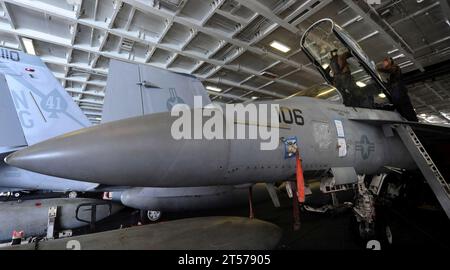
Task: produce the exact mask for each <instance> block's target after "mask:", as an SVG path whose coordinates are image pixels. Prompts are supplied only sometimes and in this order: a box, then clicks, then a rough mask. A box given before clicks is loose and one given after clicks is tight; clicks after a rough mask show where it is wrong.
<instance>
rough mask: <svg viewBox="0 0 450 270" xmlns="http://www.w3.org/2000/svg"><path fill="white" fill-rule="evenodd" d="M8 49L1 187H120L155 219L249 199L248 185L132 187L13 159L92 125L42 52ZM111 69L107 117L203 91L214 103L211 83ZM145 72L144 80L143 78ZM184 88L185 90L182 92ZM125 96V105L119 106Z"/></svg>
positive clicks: (1, 68) (130, 202)
mask: <svg viewBox="0 0 450 270" xmlns="http://www.w3.org/2000/svg"><path fill="white" fill-rule="evenodd" d="M0 51H1V53H0V57H1V62H0V103H1V104H0V105H1V106H0V110H1V113H0V126H2V127H5V128H4V129H3V132H2V133H1V134H0V158H1V161H2V162H1V163H0V191H1V192H14V193H15V194H16V193H17V192H20V191H23V190H48V191H83V192H85V191H89V192H102V191H109V192H111V191H113V192H114V193H115V194H114V195H113V196H112V197H113V198H114V200H115V201H119V202H121V203H123V204H124V205H126V206H129V207H133V208H137V209H142V210H146V213H145V214H146V215H145V216H146V217H152V218H149V219H151V220H152V221H155V220H156V219H157V218H159V216H160V214H161V212H160V211H171V212H176V211H183V210H198V209H204V208H211V207H216V208H217V207H227V206H232V205H237V204H243V203H246V202H247V196H246V194H247V191H248V187H247V186H238V187H234V186H227V187H217V186H214V187H211V188H209V187H201V188H190V189H189V188H187V189H178V190H177V189H175V190H173V189H164V188H159V189H149V188H134V189H127V188H126V187H123V186H104V185H103V186H99V185H98V184H95V183H86V182H80V181H74V180H69V179H62V178H58V177H53V176H48V175H42V174H38V173H34V172H31V171H27V170H23V169H19V168H16V167H12V166H9V165H7V164H5V163H4V162H3V159H4V158H5V157H6V156H7V155H8V154H10V153H11V152H13V151H15V150H18V149H21V148H23V147H26V146H28V145H33V144H35V143H37V142H40V141H42V140H45V139H49V138H51V137H54V136H57V135H60V134H64V133H66V132H70V131H75V130H78V129H80V128H84V127H89V126H91V124H90V122H89V121H88V119H87V118H86V116H85V115H84V114H83V113H82V111H81V110H80V108H79V107H78V106H77V105H76V104H75V103H74V102H73V100H72V98H71V97H70V96H69V95H68V94H67V92H66V91H65V90H64V89H63V88H62V86H61V85H60V84H59V83H58V81H57V80H56V79H55V77H54V76H53V74H52V73H51V72H50V70H49V69H48V68H47V67H46V66H45V64H44V63H42V61H41V60H40V59H39V57H37V56H32V55H28V54H25V53H23V52H19V51H15V50H9V49H6V48H0ZM109 74H110V75H109V76H108V84H107V85H108V89H107V91H106V97H105V106H104V110H103V116H104V117H103V120H102V121H104V122H108V121H112V120H118V119H125V118H129V117H132V116H137V115H147V114H152V113H156V112H160V111H169V110H170V109H171V106H173V105H174V104H177V103H183V104H189V105H191V106H193V98H194V96H195V95H197V96H199V95H200V96H203V100H204V102H205V104H209V103H210V100H209V97H208V96H207V94H206V91H205V90H204V87H203V85H202V84H201V82H200V81H199V80H197V79H196V78H193V77H189V76H186V75H181V74H175V73H173V72H169V71H166V70H162V69H157V68H153V67H148V66H143V65H133V64H129V63H124V62H120V61H111V64H110V72H109ZM124 74H127V76H121V77H122V78H125V79H121V80H117V75H124ZM138 78H142V81H139V82H137V80H138ZM133 87H135V88H137V89H135V88H133ZM177 89H183V91H182V92H178V93H177ZM118 102H121V104H122V105H121V106H117V104H118ZM265 190H266V189H265V187H263V186H258V187H256V188H255V189H254V193H255V194H254V195H255V196H254V198H255V200H258V199H261V198H266V197H267V192H266V191H265ZM17 194H18V193H17ZM132 194H134V195H133V196H130V195H132ZM204 200H209V201H211V200H214V203H210V204H203V203H200V202H202V201H204ZM147 210H150V211H147ZM155 215H156V218H155ZM145 216H144V217H145ZM8 234H9V232H8Z"/></svg>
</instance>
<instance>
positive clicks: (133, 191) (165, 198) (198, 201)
mask: <svg viewBox="0 0 450 270" xmlns="http://www.w3.org/2000/svg"><path fill="white" fill-rule="evenodd" d="M248 188H249V185H243V186H217V187H182V188H181V187H180V188H130V189H127V190H125V191H123V192H122V194H121V198H120V201H121V202H122V204H123V205H126V206H129V207H132V208H136V209H143V210H158V211H164V212H177V211H193V210H205V209H217V208H226V207H234V206H240V205H246V204H248ZM252 194H253V201H254V202H258V201H262V200H267V199H269V198H270V197H269V193H268V192H267V190H266V187H265V185H264V184H256V185H254V186H253V188H252Z"/></svg>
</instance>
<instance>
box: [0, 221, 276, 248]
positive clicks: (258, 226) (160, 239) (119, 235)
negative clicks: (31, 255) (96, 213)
mask: <svg viewBox="0 0 450 270" xmlns="http://www.w3.org/2000/svg"><path fill="white" fill-rule="evenodd" d="M281 236H282V231H281V229H280V228H279V227H278V226H276V225H274V224H272V223H268V222H265V221H261V220H258V219H249V218H242V217H201V218H189V219H181V220H175V221H169V222H162V223H158V224H151V225H145V226H136V227H132V228H126V229H121V230H113V231H108V232H101V233H95V234H88V235H82V236H76V237H70V238H65V239H58V240H51V241H44V242H40V243H39V245H37V246H36V245H35V244H26V245H17V246H10V247H5V248H3V249H8V250H34V249H40V250H67V249H80V250H269V249H274V248H275V247H276V246H277V244H278V243H279V241H280V239H281ZM3 249H2V250H3Z"/></svg>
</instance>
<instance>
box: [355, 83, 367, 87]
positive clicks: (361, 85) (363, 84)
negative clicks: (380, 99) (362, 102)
mask: <svg viewBox="0 0 450 270" xmlns="http://www.w3.org/2000/svg"><path fill="white" fill-rule="evenodd" d="M356 85H357V86H358V87H361V88H363V87H366V86H367V84H365V83H363V82H361V81H357V82H356Z"/></svg>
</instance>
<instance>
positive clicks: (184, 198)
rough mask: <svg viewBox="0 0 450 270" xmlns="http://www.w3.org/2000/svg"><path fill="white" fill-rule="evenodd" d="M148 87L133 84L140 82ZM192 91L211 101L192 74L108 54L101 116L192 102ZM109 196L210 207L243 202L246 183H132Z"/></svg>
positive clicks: (166, 207) (138, 204) (140, 204)
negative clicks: (144, 185) (139, 185)
mask: <svg viewBox="0 0 450 270" xmlns="http://www.w3.org/2000/svg"><path fill="white" fill-rule="evenodd" d="M144 81H145V84H146V85H147V87H145V86H143V85H142V84H141V85H138V82H144ZM194 96H202V101H203V104H209V103H211V101H210V99H209V97H208V95H207V93H206V91H205V89H204V86H203V85H202V83H201V82H200V81H199V80H198V79H196V78H195V77H191V76H187V75H182V74H176V73H173V72H171V71H167V70H163V69H159V68H154V67H148V66H146V65H136V64H131V63H126V62H122V61H117V60H111V62H110V65H109V72H108V82H107V88H106V94H105V100H104V105H103V114H102V122H103V123H105V122H111V121H113V120H114V121H115V120H122V119H127V118H130V117H135V116H143V115H149V114H153V113H157V112H169V111H170V110H171V109H172V107H173V106H174V105H175V104H179V103H182V104H186V105H188V106H189V107H191V108H194V107H195V106H194V105H195V104H194V99H193V98H194ZM267 195H268V193H267V191H266V190H265V187H264V186H260V185H258V186H257V187H255V189H254V198H255V200H259V199H262V198H267V197H268V196H267ZM113 199H114V200H116V201H120V202H122V204H124V205H126V206H129V207H132V208H136V209H143V210H159V211H170V212H176V211H185V210H199V209H214V208H221V207H227V206H234V205H239V204H243V203H248V188H247V187H245V188H243V187H235V186H224V187H217V186H214V187H194V188H192V187H180V188H132V189H126V190H124V191H121V192H120V195H117V192H114V193H113Z"/></svg>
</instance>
